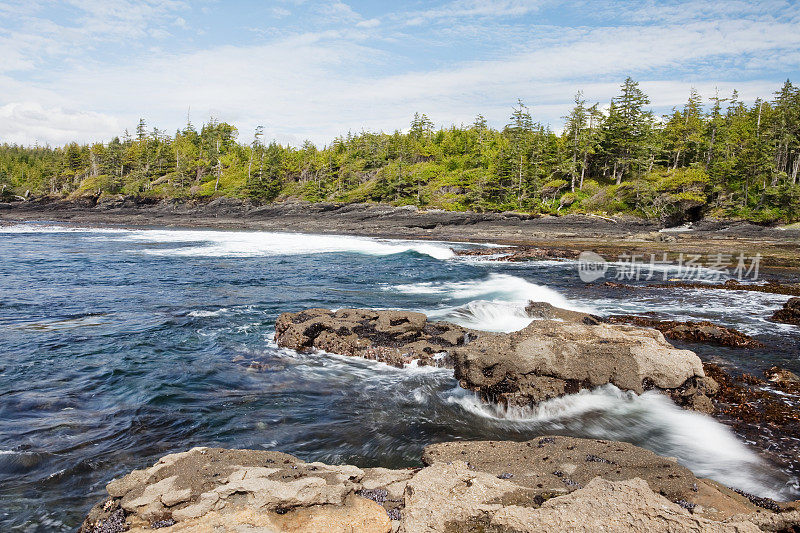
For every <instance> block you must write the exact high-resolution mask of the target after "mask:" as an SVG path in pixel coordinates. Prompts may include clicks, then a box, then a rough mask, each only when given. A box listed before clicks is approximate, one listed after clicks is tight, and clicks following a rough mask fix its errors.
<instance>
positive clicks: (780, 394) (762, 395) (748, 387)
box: [703, 363, 800, 474]
mask: <svg viewBox="0 0 800 533" xmlns="http://www.w3.org/2000/svg"><path fill="white" fill-rule="evenodd" d="M703 367H704V369H705V372H706V375H708V376H710V377H712V378H713V379H714V380H715V382H716V383H717V384H718V391H717V394H716V395H715V396H714V404H715V406H716V413H715V414H716V416H717V417H718V418H719V419H720V420H722V421H723V422H725V423H726V424H728V425H730V426H731V427H732V428H733V429H734V431H736V433H738V434H739V435H741V436H742V437H743V438H744V439H745V440H746V441H748V442H750V443H753V444H755V445H756V446H757V447H758V448H759V449H761V450H762V453H763V454H766V455H767V456H769V457H770V458H771V459H772V460H773V461H774V462H775V463H777V464H780V465H783V467H784V468H786V469H788V470H789V471H791V472H793V473H795V474H797V473H800V378H798V376H797V375H795V374H794V373H792V372H789V371H788V370H785V369H782V368H780V367H771V368H769V369H768V370H766V371H765V372H764V375H765V377H766V379H761V378H759V377H757V376H753V375H751V374H744V375H741V376H733V375H731V374H729V373H728V372H726V371H725V370H723V369H722V368H721V367H720V366H719V365H715V364H712V363H704V364H703Z"/></svg>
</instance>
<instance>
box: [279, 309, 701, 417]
mask: <svg viewBox="0 0 800 533" xmlns="http://www.w3.org/2000/svg"><path fill="white" fill-rule="evenodd" d="M527 311H528V313H529V314H530V315H531V316H532V318H538V319H537V320H533V321H532V322H531V324H530V325H528V326H527V327H525V328H524V329H522V330H520V331H517V332H513V333H489V332H483V331H476V330H471V329H467V328H463V327H461V326H457V325H455V324H449V323H447V322H429V321H428V320H427V317H426V316H425V315H423V314H421V313H412V312H407V311H373V310H365V309H341V310H339V311H336V312H333V311H330V310H327V309H310V310H307V311H301V312H299V313H284V314H282V315H281V316H280V317H279V318H278V321H277V323H276V325H275V340H276V341H277V343H278V344H279V345H280V346H284V347H287V348H292V349H295V350H309V349H319V350H324V351H327V352H331V353H336V354H341V355H351V356H360V357H365V358H367V359H374V360H378V361H382V362H385V363H388V364H391V365H395V366H403V365H405V364H409V363H411V362H412V361H416V362H417V364H419V365H436V366H448V367H452V368H453V369H454V371H455V377H456V379H458V380H459V382H460V383H461V386H462V387H464V388H466V389H469V390H473V391H476V392H478V393H479V394H480V395H481V397H482V398H484V399H485V400H489V401H494V402H499V403H502V404H504V405H516V406H524V405H531V404H535V403H538V402H541V401H544V400H548V399H551V398H555V397H558V396H561V395H564V394H571V393H574V392H578V391H579V390H580V389H584V388H593V387H598V386H601V385H606V384H609V383H611V384H613V385H615V386H617V387H619V388H620V389H623V390H629V391H633V392H636V393H642V392H644V391H645V390H650V389H661V390H664V391H668V392H670V395H671V396H672V397H673V398H674V399H676V400H677V401H679V403H680V404H681V405H685V406H688V407H692V408H695V409H698V410H702V411H710V410H712V406H711V402H710V401H709V400H708V397H707V394H709V393H711V392H712V391H713V388H714V387H713V383H712V382H711V381H710V380H708V379H706V378H705V375H704V373H703V367H702V364H701V362H700V359H699V358H698V357H697V355H695V354H694V352H691V351H689V350H679V349H677V348H675V347H673V346H672V345H671V344H669V343H668V342H667V341H666V340H665V339H664V336H663V335H662V334H661V333H659V332H658V331H655V330H652V329H644V328H639V327H634V326H626V325H612V324H606V323H603V322H602V319H600V318H599V317H595V316H593V315H588V314H586V313H579V312H574V311H568V310H564V309H558V308H555V307H553V306H551V305H549V304H542V303H535V304H534V303H532V304H531V305H529V306H528V308H527Z"/></svg>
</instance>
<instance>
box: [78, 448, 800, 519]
mask: <svg viewBox="0 0 800 533" xmlns="http://www.w3.org/2000/svg"><path fill="white" fill-rule="evenodd" d="M422 461H423V464H424V467H422V468H409V469H402V470H390V469H385V468H358V467H355V466H350V465H327V464H324V463H315V462H312V463H307V462H304V461H301V460H299V459H297V458H296V457H293V456H291V455H287V454H284V453H280V452H271V451H254V450H225V449H218V448H193V449H192V450H189V451H187V452H183V453H176V454H172V455H168V456H166V457H164V458H162V459H161V460H160V461H158V462H157V463H156V464H155V465H153V466H152V467H150V468H147V469H144V470H135V471H133V472H131V473H130V474H128V475H126V476H124V477H122V478H120V479H116V480H114V481H112V482H111V483H109V484H108V486H107V491H108V497H107V498H106V499H105V500H104V501H102V502H99V503H98V504H97V505H96V506H95V507H94V508H93V509H92V510H91V511H90V512H89V515H88V516H87V518H86V520H85V521H84V523H83V525H82V527H81V529H80V531H81V533H118V532H122V531H130V532H132V533H136V532H145V531H152V530H154V529H157V530H159V531H165V532H206V531H208V532H212V531H213V532H245V531H247V532H277V531H282V532H284V531H285V532H304V533H317V532H318V533H323V532H324V533H338V532H341V533H345V532H347V533H350V532H353V531H358V532H364V533H372V532H374V533H390V532H401V533H421V532H454V533H455V532H486V531H494V532H530V533H534V532H542V533H545V532H555V531H600V530H602V531H608V532H648V531H673V532H684V531H685V532H689V531H714V532H731V533H733V532H738V533H742V532H757V531H793V530H794V529H793V528H796V527H798V526H800V510H798V509H799V508H800V507H798V504H797V503H796V502H793V503H788V504H781V503H777V502H774V501H772V500H767V499H763V498H757V497H753V496H750V495H747V494H742V493H737V492H735V491H732V490H730V489H729V488H727V487H724V486H722V485H720V484H719V483H716V482H714V481H711V480H707V479H698V478H696V477H695V476H694V475H693V474H692V473H691V472H690V471H689V470H687V469H686V468H684V467H682V466H680V465H679V464H677V463H676V462H675V461H674V459H670V458H664V457H659V456H658V455H655V454H653V453H652V452H649V451H647V450H644V449H641V448H638V447H636V446H633V445H631V444H627V443H621V442H614V441H605V440H588V439H574V438H569V437H562V436H541V437H539V438H536V439H534V440H531V441H527V442H503V441H501V442H447V443H440V444H434V445H431V446H428V447H426V448H425V450H424V452H423V455H422Z"/></svg>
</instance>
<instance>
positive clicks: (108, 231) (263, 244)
mask: <svg viewBox="0 0 800 533" xmlns="http://www.w3.org/2000/svg"><path fill="white" fill-rule="evenodd" d="M0 233H85V234H89V236H90V238H91V237H94V238H95V239H96V238H100V239H101V240H113V241H121V242H134V243H137V244H144V245H145V246H143V247H142V248H137V249H136V250H132V251H136V252H140V253H145V254H148V255H156V256H188V257H263V256H279V255H310V254H322V253H337V252H338V253H347V252H352V253H360V254H366V255H378V256H382V255H393V254H400V253H404V252H416V253H419V254H422V255H427V256H430V257H433V258H434V259H439V260H445V259H451V258H453V257H455V253H454V252H453V250H452V249H451V248H450V246H449V245H447V244H446V243H441V242H421V241H408V240H399V239H377V238H370V237H354V236H346V235H314V234H305V233H282V232H266V231H223V230H191V229H185V230H184V229H120V228H90V227H78V226H60V225H43V224H13V225H7V226H0ZM147 244H153V245H156V246H154V247H146V245H147ZM164 245H173V246H164Z"/></svg>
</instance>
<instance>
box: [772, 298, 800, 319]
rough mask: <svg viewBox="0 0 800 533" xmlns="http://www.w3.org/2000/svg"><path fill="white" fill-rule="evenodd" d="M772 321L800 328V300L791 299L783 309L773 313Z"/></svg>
mask: <svg viewBox="0 0 800 533" xmlns="http://www.w3.org/2000/svg"><path fill="white" fill-rule="evenodd" d="M772 320H774V321H776V322H784V323H786V324H794V325H795V326H800V298H789V300H788V301H787V302H786V303H785V304H783V307H782V308H780V309H778V310H777V311H775V313H773V315H772Z"/></svg>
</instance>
